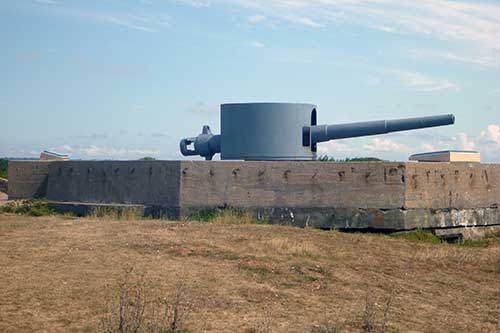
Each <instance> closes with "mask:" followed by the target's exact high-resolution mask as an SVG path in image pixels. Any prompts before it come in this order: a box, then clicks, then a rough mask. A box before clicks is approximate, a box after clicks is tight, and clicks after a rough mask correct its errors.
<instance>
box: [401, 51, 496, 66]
mask: <svg viewBox="0 0 500 333" xmlns="http://www.w3.org/2000/svg"><path fill="white" fill-rule="evenodd" d="M408 54H409V55H410V56H411V57H413V58H416V59H439V60H444V61H454V62H460V63H467V64H473V65H481V66H485V67H496V66H498V65H499V64H500V56H499V55H498V54H497V53H496V52H495V51H493V50H485V51H483V52H482V53H481V52H479V53H478V52H476V53H472V52H471V53H469V54H465V53H456V52H451V51H442V50H429V49H418V50H416V49H412V50H409V51H408Z"/></svg>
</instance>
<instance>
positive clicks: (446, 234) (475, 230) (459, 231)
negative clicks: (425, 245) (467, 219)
mask: <svg viewBox="0 0 500 333" xmlns="http://www.w3.org/2000/svg"><path fill="white" fill-rule="evenodd" d="M498 231H500V226H486V227H480V226H476V227H464V228H451V229H450V228H447V229H436V230H434V233H435V234H436V236H438V237H442V238H452V239H453V238H458V239H482V238H484V236H486V235H487V234H489V233H496V232H498ZM450 236H455V237H450ZM457 236H458V237H457Z"/></svg>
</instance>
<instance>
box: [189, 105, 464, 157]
mask: <svg viewBox="0 0 500 333" xmlns="http://www.w3.org/2000/svg"><path fill="white" fill-rule="evenodd" d="M316 123H317V115H316V106H315V105H311V104H291V103H248V104H223V105H222V106H221V134H220V135H214V134H212V132H211V131H210V128H209V127H208V126H204V127H203V131H202V134H200V135H199V136H198V137H196V138H186V139H182V140H181V142H180V148H181V153H182V154H183V155H184V156H194V155H199V156H203V157H205V159H207V160H211V159H212V157H213V155H214V154H217V153H221V158H222V159H227V160H312V159H315V157H316V145H317V143H320V142H325V141H330V140H337V139H345V138H355V137H360V136H368V135H378V134H386V133H391V132H399V131H408V130H414V129H421V128H428V127H436V126H445V125H451V124H454V123H455V116H454V115H452V114H448V115H440V116H431V117H420V118H407V119H397V120H379V121H367V122H357V123H348V124H337V125H317V124H316ZM191 145H194V148H192V149H190V148H189V147H190V146H191Z"/></svg>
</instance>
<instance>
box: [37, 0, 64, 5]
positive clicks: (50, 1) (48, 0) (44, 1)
mask: <svg viewBox="0 0 500 333" xmlns="http://www.w3.org/2000/svg"><path fill="white" fill-rule="evenodd" d="M34 1H35V2H37V3H41V4H45V5H56V4H58V3H59V2H58V1H55V0H34Z"/></svg>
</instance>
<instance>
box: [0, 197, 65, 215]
mask: <svg viewBox="0 0 500 333" xmlns="http://www.w3.org/2000/svg"><path fill="white" fill-rule="evenodd" d="M0 213H10V214H17V215H27V216H48V215H56V214H57V213H56V212H55V211H54V210H52V209H50V208H49V206H48V204H47V202H45V201H42V200H25V201H14V202H9V203H7V204H5V205H2V206H0Z"/></svg>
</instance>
